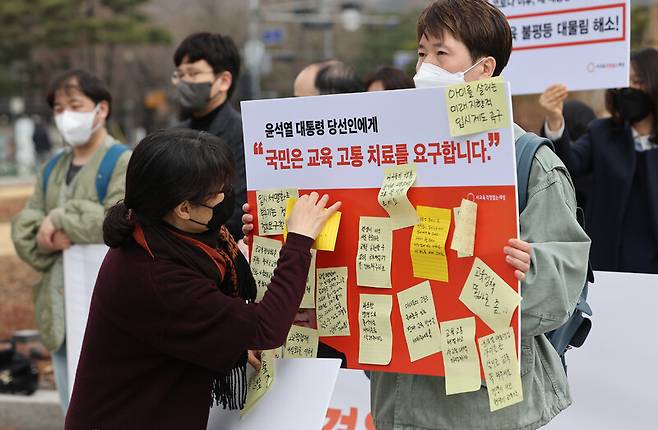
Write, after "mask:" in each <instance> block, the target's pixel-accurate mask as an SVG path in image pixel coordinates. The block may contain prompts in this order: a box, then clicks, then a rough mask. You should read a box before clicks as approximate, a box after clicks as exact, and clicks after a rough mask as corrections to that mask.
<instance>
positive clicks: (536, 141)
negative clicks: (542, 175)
mask: <svg viewBox="0 0 658 430" xmlns="http://www.w3.org/2000/svg"><path fill="white" fill-rule="evenodd" d="M542 145H547V146H548V147H550V148H551V149H553V143H552V142H551V141H550V140H548V139H545V138H542V137H539V136H537V135H536V134H534V133H524V134H523V135H521V136H520V137H519V138H518V139H516V142H515V152H516V184H517V193H518V199H519V213H521V212H523V210H524V209H525V207H526V205H527V204H528V180H529V179H530V169H532V160H534V158H535V154H536V153H537V150H538V149H539V148H540V147H541V146H542Z"/></svg>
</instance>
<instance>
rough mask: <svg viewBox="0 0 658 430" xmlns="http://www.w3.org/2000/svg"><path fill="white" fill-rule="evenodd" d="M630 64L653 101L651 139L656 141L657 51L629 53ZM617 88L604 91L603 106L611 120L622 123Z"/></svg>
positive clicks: (657, 134) (657, 98)
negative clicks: (617, 100)
mask: <svg viewBox="0 0 658 430" xmlns="http://www.w3.org/2000/svg"><path fill="white" fill-rule="evenodd" d="M631 64H632V65H633V68H634V69H635V74H636V75H637V78H638V80H639V81H640V82H642V85H643V86H644V90H645V91H646V93H647V94H649V99H651V100H652V101H653V112H652V113H653V129H652V133H651V141H652V142H658V51H657V50H655V49H654V48H645V49H642V50H641V51H637V52H634V53H632V54H631ZM617 91H618V90H617V89H609V90H607V91H606V92H605V107H606V109H607V110H608V112H610V115H612V119H613V121H615V122H616V123H617V124H618V125H623V123H624V118H623V117H622V116H621V114H620V113H619V108H618V107H617V102H616V93H617Z"/></svg>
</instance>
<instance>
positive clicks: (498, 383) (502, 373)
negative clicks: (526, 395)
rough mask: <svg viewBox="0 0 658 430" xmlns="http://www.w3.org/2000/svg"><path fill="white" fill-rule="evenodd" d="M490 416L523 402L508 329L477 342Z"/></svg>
mask: <svg viewBox="0 0 658 430" xmlns="http://www.w3.org/2000/svg"><path fill="white" fill-rule="evenodd" d="M478 343H479V344H480V356H481V358H482V369H483V370H484V375H485V379H486V381H487V392H488V393H489V408H490V409H491V412H494V411H497V410H499V409H502V408H505V407H507V406H511V405H514V404H516V403H520V402H522V401H523V387H522V386H521V369H520V367H519V359H518V357H517V355H516V341H515V340H514V330H513V329H512V328H511V327H509V328H508V329H507V330H504V331H501V332H499V333H493V334H490V335H489V336H484V337H481V338H479V339H478Z"/></svg>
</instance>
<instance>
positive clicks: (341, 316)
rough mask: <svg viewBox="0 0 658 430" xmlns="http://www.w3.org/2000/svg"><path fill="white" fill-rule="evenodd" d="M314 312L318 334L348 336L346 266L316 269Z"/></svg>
mask: <svg viewBox="0 0 658 430" xmlns="http://www.w3.org/2000/svg"><path fill="white" fill-rule="evenodd" d="M316 289H317V291H316V295H317V296H316V314H317V320H318V331H319V333H320V336H349V335H350V321H349V319H348V318H347V267H330V268H326V269H317V270H316Z"/></svg>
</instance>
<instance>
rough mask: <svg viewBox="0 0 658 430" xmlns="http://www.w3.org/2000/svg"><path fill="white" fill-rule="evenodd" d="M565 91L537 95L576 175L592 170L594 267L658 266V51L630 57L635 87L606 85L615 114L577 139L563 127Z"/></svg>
mask: <svg viewBox="0 0 658 430" xmlns="http://www.w3.org/2000/svg"><path fill="white" fill-rule="evenodd" d="M566 96H567V90H566V88H565V87H564V86H562V85H554V86H552V87H550V88H548V89H547V90H546V91H545V92H544V94H542V96H541V98H540V103H541V105H542V106H543V107H544V109H545V110H546V112H547V117H546V125H547V127H546V128H547V130H546V135H547V137H549V138H550V139H551V140H553V142H554V143H555V150H556V152H557V154H558V156H559V157H560V158H561V159H562V161H563V162H564V164H565V165H566V166H567V168H568V169H569V172H570V173H571V175H572V176H573V177H575V178H578V177H581V176H583V175H586V174H588V173H590V172H591V173H592V175H593V180H594V181H593V186H592V190H591V194H590V195H589V198H588V206H587V211H586V217H585V229H586V230H587V233H588V234H589V235H590V237H591V239H592V251H591V252H592V254H591V260H592V265H593V266H594V268H595V269H597V270H608V271H622V272H643V273H658V51H656V50H655V49H652V48H649V49H644V50H642V51H640V52H637V53H635V54H633V55H632V56H631V67H630V87H629V88H622V89H614V90H608V91H607V93H606V105H607V108H608V111H609V112H610V113H611V115H612V116H611V117H610V118H605V119H599V120H594V121H592V122H591V123H590V125H589V128H588V130H587V132H586V133H585V134H584V135H583V136H582V137H581V138H580V139H578V140H577V141H576V142H575V143H572V142H571V139H570V137H569V133H568V132H567V131H566V130H565V129H564V119H563V117H562V106H563V102H564V99H565V98H566Z"/></svg>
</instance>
